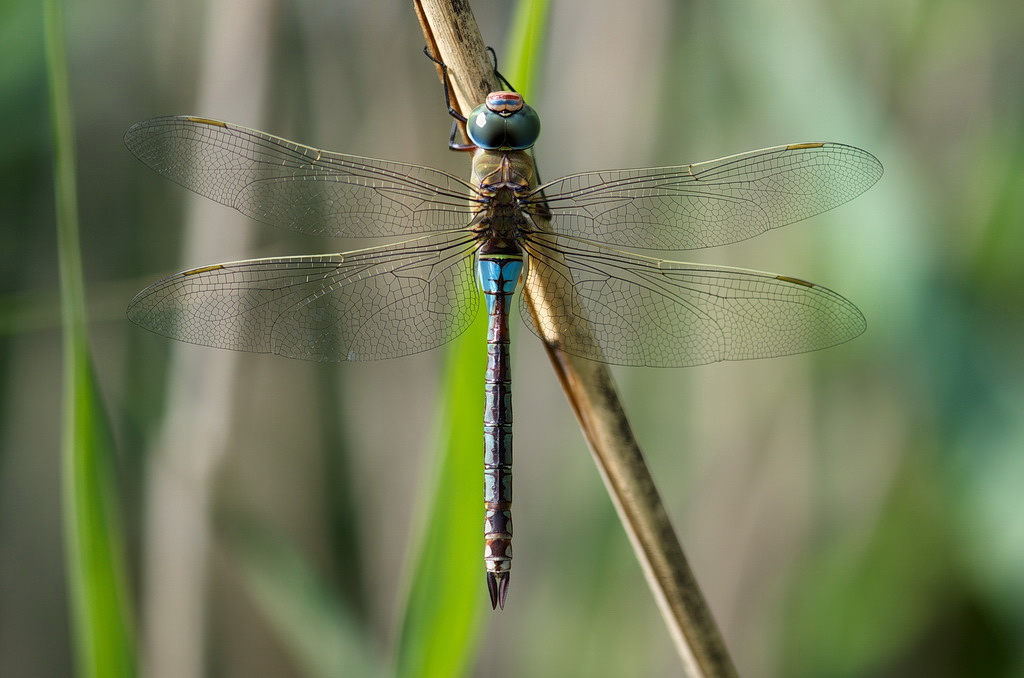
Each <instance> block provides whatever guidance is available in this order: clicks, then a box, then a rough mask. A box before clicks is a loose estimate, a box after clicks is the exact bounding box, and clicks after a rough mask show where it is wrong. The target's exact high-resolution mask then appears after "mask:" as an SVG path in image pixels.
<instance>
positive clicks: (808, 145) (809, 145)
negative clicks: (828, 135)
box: [786, 141, 825, 151]
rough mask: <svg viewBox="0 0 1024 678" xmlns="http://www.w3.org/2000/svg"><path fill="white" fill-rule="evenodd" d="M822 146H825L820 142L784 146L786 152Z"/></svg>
mask: <svg viewBox="0 0 1024 678" xmlns="http://www.w3.org/2000/svg"><path fill="white" fill-rule="evenodd" d="M824 145H825V144H824V143H822V142H820V141H818V142H811V143H806V144H790V145H789V146H786V150H787V151H799V150H800V149H803V148H821V147H822V146H824Z"/></svg>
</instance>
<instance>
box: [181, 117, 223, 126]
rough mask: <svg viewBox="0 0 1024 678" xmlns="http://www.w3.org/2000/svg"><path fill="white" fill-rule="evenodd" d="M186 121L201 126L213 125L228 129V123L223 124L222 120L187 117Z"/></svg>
mask: <svg viewBox="0 0 1024 678" xmlns="http://www.w3.org/2000/svg"><path fill="white" fill-rule="evenodd" d="M185 119H186V120H188V121H189V122H197V123H199V124H200V125H213V126H214V127H227V124H226V123H223V122H221V121H220V120H211V119H210V118H196V117H194V116H191V115H190V116H187V117H186V118H185Z"/></svg>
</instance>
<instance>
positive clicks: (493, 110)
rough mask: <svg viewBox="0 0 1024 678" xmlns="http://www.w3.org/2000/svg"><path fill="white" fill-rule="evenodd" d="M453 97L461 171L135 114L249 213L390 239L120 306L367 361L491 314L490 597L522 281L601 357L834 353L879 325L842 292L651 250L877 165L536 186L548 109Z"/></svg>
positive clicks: (232, 266)
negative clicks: (460, 102)
mask: <svg viewBox="0 0 1024 678" xmlns="http://www.w3.org/2000/svg"><path fill="white" fill-rule="evenodd" d="M505 84H507V81H505ZM445 95H446V99H447V98H448V90H447V86H446V88H445ZM448 108H449V112H450V113H451V114H452V115H453V116H455V117H456V119H457V121H458V122H461V123H463V124H464V128H465V134H466V135H467V136H468V141H469V143H467V144H461V145H460V144H456V143H455V129H454V128H453V131H452V137H451V139H450V140H449V146H450V147H452V148H453V149H455V150H469V151H471V153H472V173H471V177H470V179H469V180H465V179H462V178H459V177H457V176H454V175H452V174H449V173H446V172H442V171H440V170H437V169H432V168H430V167H425V166H421V165H414V164H408V163H403V162H395V161H391V160H381V159H376V158H366V157H359V156H355V155H347V154H344V153H337V152H332V151H327V150H321V149H318V148H314V147H311V146H305V145H303V144H299V143H295V142H293V141H288V140H285V139H282V138H279V137H276V136H273V135H271V134H267V133H265V132H260V131H257V130H254V129H248V128H246V127H242V126H239V125H235V124H232V123H228V122H223V121H219V120H213V119H209V118H203V117H195V116H168V117H158V118H153V119H150V120H146V121H143V122H139V123H137V124H135V125H133V126H132V127H131V128H130V129H129V130H128V131H127V132H126V133H125V137H124V140H125V144H126V145H127V147H128V149H129V150H130V151H131V152H132V153H133V154H134V155H135V156H136V157H137V158H138V159H139V160H141V161H142V162H143V163H144V164H146V165H148V166H149V167H151V168H152V169H154V170H156V171H157V172H158V173H160V174H162V175H164V176H165V177H167V178H169V179H171V180H173V181H175V182H177V183H178V184H180V185H182V186H184V187H185V188H187V189H189V190H191V191H194V192H195V193H198V194H200V195H203V196H205V197H207V198H210V199H212V200H215V201H217V202H219V203H221V204H223V205H226V206H228V207H231V208H234V209H235V210H237V211H239V212H241V213H242V214H244V215H247V216H249V217H251V218H252V219H254V220H256V221H260V222H264V223H267V224H270V225H273V226H277V227H280V228H284V229H290V230H292V231H297V232H299V233H304V234H309V235H314V236H335V237H339V238H368V237H369V238H386V239H388V241H387V242H386V243H385V244H381V245H377V246H373V247H368V248H365V249H356V250H352V251H347V252H340V253H333V254H318V255H312V256H286V257H271V258H261V259H247V260H242V261H233V262H227V263H216V264H211V265H205V266H200V267H198V268H192V269H189V270H186V271H182V272H180V273H177V274H174V275H172V276H170V277H168V278H165V279H163V280H160V281H159V282H156V283H154V284H153V285H151V286H149V287H147V288H146V289H144V290H143V291H141V292H139V293H138V295H136V296H135V298H134V299H133V300H132V301H131V303H130V305H129V307H128V317H129V318H130V319H131V320H132V321H133V322H135V323H136V324H138V325H140V326H142V327H144V328H146V329H148V330H151V331H153V332H156V333H158V334H161V335H164V336H167V337H171V338H174V339H177V340H180V341H184V342H190V343H194V344H201V345H205V346H213V347H219V348H227V349H235V350H241V351H252V352H258V353H275V354H279V355H282V356H287V357H290V358H300V359H305V360H314V361H348V360H352V361H357V360H358V361H364V360H381V359H388V358H398V357H401V356H408V355H411V354H414V353H419V352H422V351H427V350H430V349H434V348H437V347H439V346H441V345H443V344H445V343H447V342H449V341H451V340H452V339H454V338H455V337H457V336H459V335H460V334H462V333H463V332H464V331H465V330H466V329H467V328H468V327H469V326H470V325H471V323H472V322H473V320H474V318H475V317H476V315H477V314H478V313H479V312H480V310H481V309H485V310H486V313H487V321H488V329H487V339H486V341H487V367H486V373H485V378H484V382H485V386H484V389H485V411H484V545H485V546H484V562H485V569H486V577H487V587H488V592H489V595H490V601H491V607H492V608H495V609H497V608H499V607H501V608H504V606H505V601H506V596H507V593H508V585H509V576H510V570H511V563H512V514H511V506H512V379H511V363H510V351H509V349H510V341H509V320H508V319H509V312H510V307H511V304H512V298H513V296H514V295H515V293H516V292H517V290H519V289H520V288H521V287H523V286H526V287H529V288H531V289H539V290H545V291H546V292H545V294H546V295H547V299H546V300H545V303H544V304H543V305H542V306H541V307H539V309H538V307H533V309H532V312H531V308H528V306H527V303H526V301H524V295H520V304H521V306H522V309H523V312H522V317H523V319H524V321H525V322H526V324H527V327H528V328H529V329H530V330H531V331H532V332H533V333H534V334H536V335H537V336H538V337H539V338H540V339H541V340H543V341H547V342H550V343H553V344H554V345H556V346H557V348H559V349H560V350H562V351H565V352H567V353H570V354H573V355H575V356H578V357H580V358H584V359H588V360H594V361H600V362H603V363H608V364H614V365H628V366H649V367H684V366H691V365H701V364H706V363H713V362H716V361H723V360H746V359H752V358H769V357H774V356H782V355H790V354H795V353H801V352H805V351H814V350H818V349H822V348H825V347H829V346H834V345H836V344H839V343H842V342H845V341H847V340H849V339H852V338H853V337H856V336H857V335H859V334H861V333H862V332H863V331H864V329H865V326H866V325H865V320H864V316H863V315H862V314H861V312H860V311H859V310H858V309H857V307H856V306H855V305H854V304H852V303H851V302H850V301H848V300H846V299H845V298H843V297H842V296H840V295H839V294H837V293H835V292H833V291H831V290H829V289H827V288H825V287H822V286H820V285H816V284H814V283H811V282H807V281H805V280H802V279H800V278H795V277H790V276H785V275H777V274H774V273H765V272H760V271H753V270H747V269H741V268H727V267H721V266H711V265H700V264H693V263H685V262H677V261H669V260H665V259H660V258H657V257H655V256H650V254H649V253H644V251H654V250H658V251H684V250H695V249H701V248H707V247H714V246H718V245H725V244H729V243H735V242H738V241H741V240H745V239H747V238H751V237H754V236H756V235H759V234H761V233H764V232H766V231H769V230H771V229H774V228H777V227H780V226H783V225H786V224H791V223H793V222H796V221H800V220H803V219H806V218H809V217H812V216H814V215H817V214H820V213H822V212H825V211H826V210H830V209H832V208H834V207H836V206H838V205H841V204H843V203H845V202H847V201H848V200H851V199H852V198H854V197H856V196H857V195H859V194H861V193H862V192H864V191H865V190H867V189H868V188H869V187H870V186H871V185H872V184H874V183H875V182H876V181H877V180H878V179H879V178H880V177H881V175H882V166H881V164H880V163H879V161H878V160H877V159H876V158H875V157H874V156H873V155H872V154H870V153H868V152H867V151H863V150H860V149H858V148H854V147H852V146H847V145H844V144H840V143H833V142H811V143H796V144H788V145H784V146H775V147H771V148H765V149H761V150H756V151H750V152H746V153H740V154H737V155H731V156H728V157H724V158H720V159H718V160H711V161H709V162H700V163H691V164H684V165H675V166H667V167H647V168H643V169H618V170H604V171H596V172H581V173H578V174H570V175H568V176H565V177H562V178H560V179H555V180H554V181H548V182H546V183H541V182H540V181H539V180H538V175H537V171H536V167H535V164H534V160H533V157H532V155H531V152H530V151H531V149H532V147H533V146H534V144H535V143H536V141H537V138H538V136H539V134H540V118H539V116H538V114H537V112H536V111H535V110H534V109H533V108H532V107H531V106H529V105H528V104H527V103H526V102H525V101H524V99H523V97H522V96H521V95H520V94H518V93H516V92H514V91H511V86H509V90H508V91H495V92H492V93H490V94H489V95H488V96H487V97H486V100H485V101H484V103H482V104H480V105H479V106H478V107H476V108H475V109H473V111H472V112H471V113H470V114H469V116H468V117H462V116H461V115H459V114H458V113H457V112H456V111H454V110H453V109H452V107H451V105H450V103H449V105H448ZM637 250H639V251H637ZM481 295H482V298H481Z"/></svg>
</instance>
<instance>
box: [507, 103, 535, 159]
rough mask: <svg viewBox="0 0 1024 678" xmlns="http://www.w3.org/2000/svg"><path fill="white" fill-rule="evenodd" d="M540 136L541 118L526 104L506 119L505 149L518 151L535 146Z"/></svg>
mask: <svg viewBox="0 0 1024 678" xmlns="http://www.w3.org/2000/svg"><path fill="white" fill-rule="evenodd" d="M539 136H540V116H539V115H537V111H535V110H533V109H532V108H530V107H529V106H527V105H526V104H523V107H522V108H521V109H519V110H518V111H516V112H515V113H513V114H512V115H510V116H508V117H507V118H505V148H511V149H513V150H516V151H522V150H524V149H527V148H529V147H530V146H533V145H534V144H535V143H537V137H539Z"/></svg>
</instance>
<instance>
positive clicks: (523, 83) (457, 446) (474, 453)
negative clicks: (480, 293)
mask: <svg viewBox="0 0 1024 678" xmlns="http://www.w3.org/2000/svg"><path fill="white" fill-rule="evenodd" d="M546 6H547V3H546V2H537V1H531V2H524V3H522V4H521V5H520V6H519V12H518V15H517V18H516V20H515V26H516V29H515V31H514V34H513V35H514V37H513V40H512V44H514V45H516V46H517V49H516V50H515V54H516V56H515V57H514V58H512V59H509V60H508V61H507V63H506V64H505V66H504V67H507V68H508V69H509V71H508V73H506V75H507V76H508V77H509V78H510V79H511V80H512V81H513V82H514V83H515V86H516V87H517V89H519V91H521V92H526V91H528V89H527V88H528V87H530V85H531V84H532V77H531V76H532V73H533V70H534V69H535V67H536V63H537V55H538V54H539V50H540V43H541V39H542V37H543V34H544V26H545V17H546V11H545V10H546ZM480 305H481V312H480V313H479V315H478V318H477V321H476V322H475V323H474V324H473V326H472V327H470V329H469V330H468V331H466V332H465V333H464V334H463V335H462V336H461V337H459V338H458V339H457V340H456V341H455V342H453V343H452V345H451V348H450V349H449V351H448V354H447V358H446V368H445V374H444V384H443V387H442V393H441V398H442V399H441V402H442V410H443V412H442V413H441V414H440V415H439V417H438V421H439V422H441V423H440V427H439V430H440V435H438V440H439V441H440V448H439V455H438V460H437V464H436V473H437V477H436V479H435V485H434V487H433V489H432V491H431V499H430V506H429V508H428V509H427V511H426V519H425V521H424V523H423V525H424V529H423V533H422V541H421V543H420V545H419V548H420V550H419V553H418V554H417V555H416V557H415V558H414V564H413V566H412V570H411V573H410V577H409V581H410V589H409V595H408V600H407V605H406V610H405V618H404V620H403V626H402V636H401V643H400V647H399V655H398V667H397V675H399V676H417V677H419V676H424V677H426V676H438V677H443V678H451V677H453V676H460V675H465V674H466V672H467V669H468V667H469V663H470V660H471V659H472V657H473V654H474V648H475V645H476V639H477V637H478V636H479V634H480V627H481V624H480V621H481V620H480V616H481V613H482V612H483V611H484V610H486V609H487V608H488V607H489V605H487V604H486V603H485V598H486V596H485V595H484V591H485V589H486V585H485V584H486V579H485V576H484V563H483V537H482V527H483V506H482V503H481V502H482V487H483V463H482V462H483V431H482V426H483V423H482V422H483V410H484V369H485V367H486V363H487V346H486V342H485V339H484V338H485V336H486V314H485V313H483V312H482V309H483V306H484V303H483V299H482V297H481V300H480ZM513 582H514V577H513ZM514 591H515V585H514V584H513V586H512V589H511V593H510V595H511V596H513V597H514V596H515V592H514Z"/></svg>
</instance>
